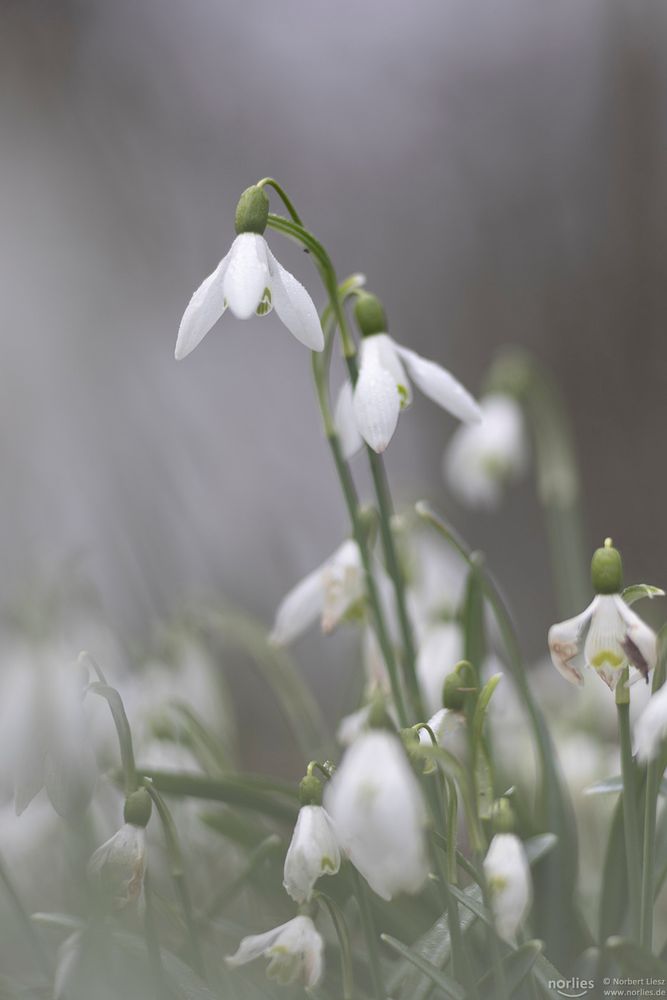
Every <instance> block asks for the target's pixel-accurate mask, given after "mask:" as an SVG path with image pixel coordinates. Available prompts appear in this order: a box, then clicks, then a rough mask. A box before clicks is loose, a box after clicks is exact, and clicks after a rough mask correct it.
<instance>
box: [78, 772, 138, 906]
mask: <svg viewBox="0 0 667 1000" xmlns="http://www.w3.org/2000/svg"><path fill="white" fill-rule="evenodd" d="M150 815H151V800H150V796H149V794H148V792H147V791H146V789H145V788H140V789H139V790H138V791H136V792H133V793H132V794H131V795H129V796H128V798H127V800H126V802H125V810H124V818H125V822H124V823H123V825H122V826H121V828H120V830H118V832H117V833H115V834H114V835H113V837H110V838H109V840H107V841H106V843H104V844H102V846H101V847H98V848H97V850H96V851H95V853H94V854H93V856H92V857H91V859H90V861H89V862H88V876H89V878H90V880H91V882H92V884H93V885H94V886H95V888H96V889H97V890H98V893H99V895H100V897H101V898H102V900H103V901H106V902H108V903H110V905H111V907H112V909H114V910H123V909H125V907H126V906H129V905H130V904H132V903H136V901H137V900H138V899H139V896H140V895H141V890H142V888H143V884H144V874H145V871H146V826H147V824H148V821H149V819H150Z"/></svg>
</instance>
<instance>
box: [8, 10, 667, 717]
mask: <svg viewBox="0 0 667 1000" xmlns="http://www.w3.org/2000/svg"><path fill="white" fill-rule="evenodd" d="M666 56H667V6H666V5H665V4H664V3H662V2H661V0H646V2H642V3H636V2H634V0H614V2H611V0H584V2H582V0H561V2H559V3H557V4H541V3H536V2H534V0H533V2H531V0H506V2H505V3H503V4H497V3H493V2H486V0H476V2H470V0H457V2H451V0H449V2H442V0H423V2H421V3H420V4H418V5H409V4H398V3H394V4H387V3H382V2H380V0H363V2H361V3H359V2H357V3H350V2H347V3H342V4H341V3H339V4H324V3H315V4H314V3H304V2H296V0H283V2H282V3H280V4H276V3H270V2H268V0H255V2H253V3H246V2H242V0H237V2H220V0H218V2H215V0H192V2H190V3H188V4H183V3H178V2H175V0H143V2H141V3H135V2H129V0H116V2H115V3H113V4H111V3H104V2H103V0H85V2H83V0H81V2H74V0H71V2H66V0H60V2H58V3H53V2H47V0H43V2H37V0H15V2H12V0H3V2H2V6H1V7H0V74H1V86H0V134H1V135H2V143H1V145H0V162H1V165H2V168H1V171H0V204H1V206H2V219H3V236H4V239H3V241H2V249H1V251H0V252H1V253H2V258H1V260H0V289H1V295H2V328H3V344H4V348H3V363H2V366H1V367H0V386H1V389H0V467H1V468H2V481H3V490H2V510H3V530H2V532H0V554H1V559H2V566H3V573H2V576H1V578H0V600H1V602H2V606H3V608H4V609H5V610H6V612H7V613H13V612H14V611H15V610H16V608H17V607H21V606H22V605H23V606H25V605H26V604H27V605H32V606H35V607H38V606H39V601H41V600H43V599H44V594H47V595H48V594H50V593H53V592H57V593H58V594H59V595H62V594H66V595H69V596H71V600H72V602H73V603H74V604H76V603H77V602H78V601H80V600H81V599H82V598H83V599H85V600H86V601H88V602H92V603H94V605H95V607H96V609H97V610H96V614H97V615H98V617H99V620H100V621H101V622H102V623H103V626H104V628H108V629H109V630H110V632H111V633H113V635H115V636H116V637H117V638H118V640H119V643H120V645H121V646H122V648H123V650H124V651H125V653H128V652H129V654H130V659H131V651H132V650H133V649H135V648H141V647H142V646H143V645H144V644H145V643H147V642H148V641H150V638H151V636H152V634H153V633H154V632H155V630H156V628H158V627H159V624H160V622H162V621H164V620H165V619H166V618H167V617H169V616H170V615H172V614H176V613H178V612H179V611H180V610H181V609H183V608H186V607H188V606H191V605H193V604H195V603H196V602H199V601H206V602H207V603H209V604H213V605H215V604H216V603H218V602H223V601H224V602H225V603H232V604H233V605H235V606H238V607H241V608H243V609H245V610H246V611H249V612H251V613H252V614H254V615H256V616H258V617H259V619H260V620H262V621H264V622H265V623H266V624H267V626H268V625H269V624H270V622H271V619H272V615H273V611H274V609H275V607H276V605H277V604H278V602H279V600H280V598H281V597H282V595H283V594H284V592H285V591H286V590H287V589H289V587H291V586H292V585H293V584H294V583H295V582H296V581H297V580H298V579H299V578H300V577H301V576H302V575H303V574H304V573H305V572H307V571H308V570H309V569H311V568H312V567H314V566H315V565H317V564H318V563H319V562H321V561H322V560H323V559H324V558H325V557H326V556H327V555H328V554H329V553H330V552H331V551H332V550H333V549H334V548H335V547H336V546H337V545H338V544H339V542H340V540H341V537H342V535H343V534H344V533H345V532H346V530H347V526H346V518H345V513H344V509H343V506H342V503H341V500H340V497H339V493H338V488H337V483H336V479H335V477H334V474H333V470H332V466H331V462H330V457H329V454H328V452H327V449H326V447H325V444H324V441H323V438H322V434H321V430H320V424H319V418H318V414H317V410H316V405H315V399H314V393H313V390H312V387H311V381H310V371H309V358H308V355H307V352H306V351H304V350H303V349H302V348H301V347H300V346H299V345H298V344H297V343H296V342H295V341H294V340H293V339H292V338H291V337H290V336H289V334H288V333H287V332H286V331H285V329H284V328H283V327H282V326H281V324H280V323H279V321H278V320H277V319H276V318H275V316H270V317H269V318H268V319H265V320H257V321H252V322H248V323H239V322H237V321H235V320H234V319H233V317H231V316H228V317H225V319H224V321H223V323H222V324H221V325H220V326H219V327H217V328H216V329H215V330H214V331H213V333H212V334H211V335H210V336H209V337H208V338H207V339H206V341H205V342H204V343H203V344H202V346H201V347H200V348H199V349H198V350H197V351H196V352H195V353H194V354H193V355H192V356H190V357H189V358H188V359H187V360H185V361H183V362H181V363H178V364H177V363H176V362H175V361H174V359H173V350H174V343H175V338H176V331H177V328H178V324H179V321H180V318H181V315H182V312H183V310H184V307H185V305H186V304H187V301H188V299H189V297H190V295H191V293H192V292H193V290H194V289H195V287H196V286H197V285H198V284H199V283H200V281H201V280H202V279H203V278H204V277H205V276H206V275H207V274H208V273H209V272H210V271H211V270H212V269H213V267H214V266H215V265H216V264H217V262H218V260H219V259H220V257H221V256H222V255H223V253H224V252H226V249H227V248H228V246H229V244H230V242H231V240H232V238H233V235H234V231H233V213H234V208H235V205H236V201H237V198H238V195H239V194H240V192H241V191H242V190H243V189H244V188H245V187H246V186H247V185H249V184H250V183H253V182H254V181H256V180H257V179H258V178H260V177H262V176H264V175H267V174H270V175H272V176H274V177H276V178H278V179H279V180H280V181H281V182H282V183H283V184H284V185H285V186H286V188H287V190H288V191H289V193H290V194H291V196H292V197H293V199H294V200H295V202H296V204H297V206H298V208H299V211H300V213H301V214H302V216H303V217H304V219H305V221H306V223H307V224H308V225H309V227H310V228H312V229H313V230H314V231H315V233H316V234H317V235H318V236H319V237H320V238H321V239H322V240H323V242H324V243H325V245H326V246H327V247H328V249H329V250H330V253H331V255H332V257H333V260H334V262H335V264H336V266H337V268H338V271H339V274H340V275H341V277H342V276H344V275H346V274H348V273H350V272H352V271H363V272H364V273H365V274H366V275H367V276H368V282H369V287H370V288H371V289H372V290H374V291H376V292H377V293H378V294H379V295H380V296H381V297H382V299H383V300H384V303H385V305H386V307H387V311H388V314H389V317H390V323H391V330H392V332H393V333H394V334H395V336H396V337H397V339H399V340H401V341H403V342H404V343H407V344H409V345H410V346H412V347H413V348H415V349H416V350H418V351H419V352H421V353H423V354H425V355H427V356H429V357H433V358H434V359H436V360H438V361H440V362H441V363H443V364H445V365H446V366H447V367H449V368H451V370H452V371H453V372H455V373H456V374H457V375H458V376H459V377H460V378H461V379H462V380H463V381H464V382H465V384H466V385H467V386H469V387H470V388H471V390H472V391H474V392H478V391H479V389H480V386H481V384H482V382H483V379H484V376H485V373H486V371H487V369H488V367H489V365H490V363H491V362H492V360H493V359H494V357H495V356H496V355H497V353H498V351H499V350H500V349H501V348H502V347H503V346H504V345H506V344H508V343H510V344H518V345H522V346H524V347H525V348H527V349H528V350H529V351H531V352H532V353H533V354H534V355H535V356H536V357H537V358H538V359H540V360H541V361H542V362H543V363H544V364H545V365H546V366H547V367H548V368H549V369H550V370H551V372H552V373H553V375H554V376H555V378H556V380H557V381H558V383H559V385H560V388H561V390H562V393H563V396H564V399H565V402H566V406H567V409H568V411H569V414H570V417H571V421H572V424H573V427H574V428H575V435H576V446H577V451H578V457H579V459H580V462H581V469H582V477H583V486H584V494H585V514H586V519H587V528H586V540H587V544H588V545H589V546H591V547H592V546H594V545H595V544H599V543H600V541H601V539H602V538H603V537H604V536H605V535H606V534H613V536H614V538H615V539H616V540H617V542H618V543H619V545H620V546H621V548H622V549H623V551H624V554H625V557H626V565H627V575H628V577H629V578H630V579H631V580H633V581H634V580H638V579H642V580H646V581H647V582H651V583H660V582H663V583H664V581H665V579H666V578H667V575H666V574H665V567H666V566H667V536H666V535H665V532H664V515H663V510H664V503H665V486H666V485H667V483H666V481H665V480H666V474H665V471H664V463H663V462H662V457H663V450H664V447H663V442H664V434H663V428H664V406H665V387H666V381H667V343H666V341H665V335H664V318H665V298H666V294H667V292H666V289H667V283H666V282H665V280H664V278H665V275H664V266H665V265H664V262H665V259H666V256H667V255H666V253H665V251H666V249H667V247H666V234H667V218H666V216H665V204H667V199H666V197H665V196H666V190H665V189H666V183H665V176H666V170H665V167H666V166H667V144H666V141H665V140H666V135H667V117H666V111H667V108H666V106H665V105H666V102H665V94H666V93H667V90H666V85H667V78H666V75H667V59H666ZM270 242H271V245H272V248H273V249H274V251H275V253H276V255H277V256H278V257H279V258H280V260H281V261H282V262H283V263H284V264H285V266H287V267H288V268H289V269H290V270H293V271H294V272H295V274H296V275H297V276H298V277H299V278H300V279H301V280H302V281H303V282H304V283H305V284H306V285H307V286H308V288H309V289H310V290H311V291H312V293H313V295H314V297H315V299H316V302H317V303H318V304H323V295H322V293H321V291H320V287H319V283H318V278H317V275H316V273H315V271H314V268H313V267H312V263H311V262H310V261H309V260H308V258H307V257H306V256H305V255H303V254H302V253H300V252H299V251H298V250H297V249H296V248H295V247H294V246H292V245H291V244H288V243H287V242H286V241H285V240H284V239H281V238H280V237H278V236H277V235H275V234H271V235H270ZM454 426H455V425H454V421H453V420H452V419H451V418H450V417H448V416H447V415H445V414H443V413H442V412H441V411H440V410H438V409H437V408H436V407H434V406H433V405H431V404H430V403H429V402H428V401H426V400H424V399H423V398H418V399H417V401H416V403H415V405H414V407H413V408H412V410H411V411H410V412H409V414H407V415H405V416H404V417H403V418H402V420H401V422H400V426H399V430H398V433H397V435H396V438H395V440H394V442H393V444H392V447H391V449H390V452H389V455H388V465H389V471H390V475H391V479H392V483H393V484H394V486H395V490H396V496H397V498H398V499H399V501H402V502H405V503H408V502H412V501H414V500H416V499H418V498H420V497H428V498H430V499H431V500H432V501H433V503H434V504H435V505H436V506H438V507H441V508H443V509H444V510H445V511H446V512H447V513H448V516H449V517H451V519H452V520H453V521H454V522H455V523H456V524H457V525H458V526H459V527H460V529H461V531H462V532H463V534H464V535H465V536H466V537H467V538H468V539H469V540H470V541H471V543H472V544H473V545H475V546H476V547H479V548H482V549H483V550H484V551H485V552H486V553H487V557H488V561H489V563H490V565H491V566H492V568H494V570H495V571H496V572H497V575H498V576H499V577H500V579H501V582H502V584H503V586H504V588H505V590H506V592H507V594H508V596H509V599H510V603H511V605H512V607H513V609H514V612H515V616H516V618H517V621H518V623H519V628H520V630H521V633H522V636H523V640H524V644H525V648H526V651H527V653H528V654H529V656H530V657H531V658H535V657H539V656H541V655H542V654H543V651H544V642H545V630H546V627H547V626H548V624H549V623H550V622H551V621H552V620H554V618H555V617H557V613H556V610H555V600H554V593H553V589H552V584H551V580H550V576H549V573H548V571H547V546H546V540H545V536H544V530H543V527H542V524H541V520H540V515H539V511H538V508H537V504H536V500H535V496H534V489H533V487H532V485H531V483H530V481H526V482H525V483H524V484H522V485H520V486H519V487H517V488H516V489H514V490H513V491H512V492H511V493H510V494H509V496H508V498H507V500H506V502H505V504H504V506H503V508H502V510H501V512H500V514H499V515H497V516H496V517H490V516H489V515H486V514H484V513H471V512H468V511H466V510H464V509H463V508H461V507H460V506H458V505H457V504H455V503H454V501H453V500H452V499H451V498H450V497H449V496H448V495H447V491H446V488H445V486H444V484H443V481H442V478H441V455H442V451H443V447H444V445H445V443H446V441H447V440H448V438H449V436H450V435H451V433H452V431H453V429H454ZM357 462H358V467H359V470H360V474H361V466H362V463H361V462H359V460H357ZM362 483H363V476H362ZM69 596H68V597H67V600H69ZM60 599H62V598H60ZM347 641H348V640H347V639H346V638H345V636H343V637H342V638H340V637H336V638H335V639H333V640H331V641H330V642H322V640H321V638H320V637H319V636H317V635H312V636H309V637H308V638H305V639H303V640H302V641H301V642H300V643H299V646H298V647H297V650H296V652H297V657H298V660H299V662H300V666H301V669H302V670H303V671H305V672H306V673H307V674H308V675H309V676H310V678H311V680H312V681H313V684H314V686H315V687H316V689H317V691H318V692H319V697H320V699H321V700H322V702H323V703H324V704H327V705H329V706H330V708H331V712H332V714H337V713H338V711H339V709H341V708H342V707H343V702H344V700H345V690H343V688H344V685H342V684H341V677H342V676H343V673H342V671H344V677H345V678H348V679H349V677H348V675H349V670H348V668H347V666H345V667H342V666H341V651H345V650H346V648H347V647H346V643H347ZM232 665H233V664H232ZM238 668H239V671H240V672H241V673H244V671H243V662H242V660H240V661H239V664H238ZM244 676H245V674H244ZM254 684H255V682H254V681H253V680H252V678H250V679H248V680H247V683H244V684H241V685H239V684H238V683H237V685H236V687H237V689H238V690H237V697H238V698H239V701H240V704H241V707H242V709H243V707H244V706H245V708H246V709H247V710H249V708H250V705H251V703H253V702H255V701H256V699H257V695H258V693H259V692H260V691H261V690H262V689H261V688H259V687H257V686H253V685H254ZM263 712H264V716H266V718H267V719H268V718H269V717H270V715H271V708H270V706H269V707H266V706H265V708H264V709H263Z"/></svg>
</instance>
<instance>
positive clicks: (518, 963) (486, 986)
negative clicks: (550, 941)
mask: <svg viewBox="0 0 667 1000" xmlns="http://www.w3.org/2000/svg"><path fill="white" fill-rule="evenodd" d="M543 947H544V945H543V944H542V942H541V941H526V943H525V944H522V945H520V946H519V947H518V948H517V949H516V951H511V952H510V953H509V955H505V957H504V958H503V963H502V964H503V973H504V979H505V983H504V990H505V995H507V992H509V995H510V996H515V994H516V990H518V988H519V986H520V985H521V983H522V982H523V981H524V979H525V978H526V976H527V975H528V973H529V972H530V971H531V969H532V968H533V966H534V965H535V963H536V961H537V960H538V958H539V957H540V955H541V953H542V948H543ZM498 986H499V990H500V991H499V992H496V982H495V974H494V970H493V969H491V970H490V971H489V972H487V973H486V974H485V975H483V976H482V978H481V979H480V980H479V982H478V983H477V992H478V994H479V996H481V997H484V1000H494V998H495V997H497V996H502V987H500V984H498Z"/></svg>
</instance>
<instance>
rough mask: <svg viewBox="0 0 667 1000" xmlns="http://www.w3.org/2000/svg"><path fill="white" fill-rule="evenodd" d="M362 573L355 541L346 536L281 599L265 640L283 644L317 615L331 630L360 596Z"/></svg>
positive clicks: (323, 624)
mask: <svg viewBox="0 0 667 1000" xmlns="http://www.w3.org/2000/svg"><path fill="white" fill-rule="evenodd" d="M364 594H365V586H364V572H363V567H362V564H361V554H360V552H359V547H358V545H357V543H356V542H353V541H352V540H351V539H348V540H347V541H346V542H343V544H342V545H341V546H340V548H338V549H336V551H335V552H334V554H333V555H332V556H330V557H329V559H327V560H326V561H325V562H323V563H322V565H321V566H318V568H317V569H316V570H313V572H312V573H309V574H308V576H306V577H304V578H303V580H301V582H300V583H297V585H296V587H293V588H292V590H290V592H289V593H288V594H287V595H286V597H284V598H283V600H282V601H281V602H280V605H279V606H278V610H277V611H276V618H275V622H274V625H273V629H272V631H271V634H270V636H269V641H270V642H272V643H274V644H275V645H276V646H286V645H287V644H288V643H290V642H292V641H293V640H294V639H296V638H297V636H299V635H301V634H302V633H303V632H305V631H306V629H307V628H309V626H310V625H312V624H313V622H315V621H317V619H318V618H320V619H321V622H322V631H323V632H325V633H329V632H331V631H332V630H333V629H334V628H335V627H336V625H338V623H339V622H340V621H341V620H342V619H343V618H344V617H345V615H346V614H347V613H348V612H349V611H351V610H352V608H353V607H354V606H355V605H356V604H358V603H359V602H360V601H361V600H362V599H363V597H364Z"/></svg>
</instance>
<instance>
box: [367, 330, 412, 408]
mask: <svg viewBox="0 0 667 1000" xmlns="http://www.w3.org/2000/svg"><path fill="white" fill-rule="evenodd" d="M367 344H371V345H372V349H373V350H374V351H376V352H377V356H378V361H379V363H380V364H381V365H382V367H383V368H386V369H387V371H388V372H389V374H390V375H391V377H392V378H393V379H394V381H395V383H396V386H397V387H398V395H399V398H400V400H401V408H402V409H404V408H405V407H406V406H409V405H410V403H411V402H412V386H411V385H410V379H409V378H408V376H407V373H406V371H405V368H404V366H403V362H402V361H401V359H400V357H399V354H398V350H397V345H396V344H395V342H394V341H393V340H392V339H391V337H390V336H389V335H388V334H387V333H375V334H373V335H372V336H371V337H366V338H365V339H364V340H363V341H362V343H361V354H362V358H363V354H364V350H365V349H366V345H367Z"/></svg>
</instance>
